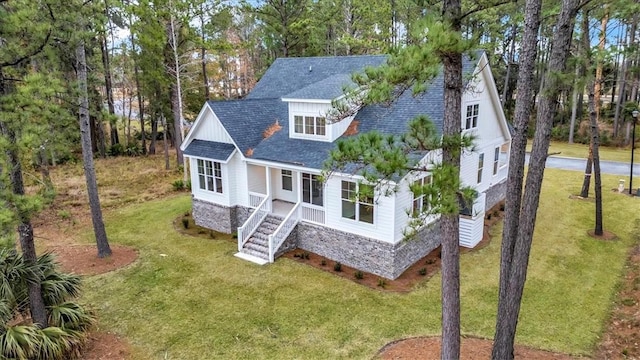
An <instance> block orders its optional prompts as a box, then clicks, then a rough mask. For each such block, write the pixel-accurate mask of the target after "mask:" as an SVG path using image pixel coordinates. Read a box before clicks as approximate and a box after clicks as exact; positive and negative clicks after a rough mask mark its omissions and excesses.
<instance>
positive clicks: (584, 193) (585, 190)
mask: <svg viewBox="0 0 640 360" xmlns="http://www.w3.org/2000/svg"><path fill="white" fill-rule="evenodd" d="M581 29H582V36H581V40H580V41H581V43H582V44H581V47H582V56H583V58H584V59H589V57H590V47H591V44H590V43H589V39H590V38H591V37H590V36H589V12H588V11H586V10H585V11H584V14H583V16H582V23H581ZM586 68H587V65H586V64H585V69H586ZM585 73H586V71H585ZM590 85H593V84H591V83H590ZM592 91H593V92H594V98H595V86H594V88H593V89H592V88H589V94H591V92H592ZM589 106H591V104H589ZM593 110H594V111H595V112H596V123H597V107H596V106H595V104H594V108H593ZM589 121H591V119H589ZM592 170H593V142H589V156H588V157H587V165H586V167H585V169H584V179H583V180H582V188H581V189H580V196H581V197H583V198H588V197H589V187H590V186H591V174H592Z"/></svg>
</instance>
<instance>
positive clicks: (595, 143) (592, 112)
mask: <svg viewBox="0 0 640 360" xmlns="http://www.w3.org/2000/svg"><path fill="white" fill-rule="evenodd" d="M594 88H595V84H594V83H593V81H592V82H591V84H590V85H589V120H590V122H591V147H592V149H593V150H592V154H593V172H594V173H595V184H594V185H595V189H594V190H595V193H596V219H595V220H596V223H595V228H594V235H596V236H601V235H602V234H603V227H602V179H601V176H600V152H599V146H600V137H599V134H598V132H599V131H598V123H597V120H596V107H595V95H594V92H595V90H594Z"/></svg>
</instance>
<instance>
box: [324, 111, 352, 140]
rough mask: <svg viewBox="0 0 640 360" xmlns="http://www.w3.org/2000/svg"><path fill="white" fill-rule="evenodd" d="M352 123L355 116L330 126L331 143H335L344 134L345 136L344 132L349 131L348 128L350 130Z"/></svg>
mask: <svg viewBox="0 0 640 360" xmlns="http://www.w3.org/2000/svg"><path fill="white" fill-rule="evenodd" d="M352 121H353V116H349V117H347V118H344V119H342V120H341V121H339V122H337V123H334V124H331V125H330V126H329V128H330V131H331V132H330V136H331V141H334V140H336V139H337V138H339V137H340V136H342V134H344V132H345V131H347V128H349V125H351V122H352Z"/></svg>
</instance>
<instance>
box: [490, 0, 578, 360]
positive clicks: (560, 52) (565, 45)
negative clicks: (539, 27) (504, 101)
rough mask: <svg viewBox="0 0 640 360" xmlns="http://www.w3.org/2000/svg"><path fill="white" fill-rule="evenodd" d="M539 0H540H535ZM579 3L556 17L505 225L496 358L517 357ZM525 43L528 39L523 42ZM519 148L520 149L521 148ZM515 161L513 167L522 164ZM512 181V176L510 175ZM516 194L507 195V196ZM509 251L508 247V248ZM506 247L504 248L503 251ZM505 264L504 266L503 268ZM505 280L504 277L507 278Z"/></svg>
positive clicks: (570, 1)
mask: <svg viewBox="0 0 640 360" xmlns="http://www.w3.org/2000/svg"><path fill="white" fill-rule="evenodd" d="M533 1H534V2H537V1H539V0H533ZM527 3H529V2H527ZM579 5H580V1H579V0H565V1H563V2H562V9H561V11H560V14H559V16H558V18H557V22H556V27H555V31H554V35H553V46H552V47H551V54H550V56H549V62H548V70H547V72H546V76H545V79H544V87H543V91H542V92H540V94H539V95H540V96H539V106H538V113H537V118H536V131H535V136H534V139H533V147H532V151H531V157H530V160H529V170H528V172H527V178H526V185H525V189H524V196H523V198H522V206H521V212H520V217H519V219H514V218H510V221H511V222H512V223H511V224H509V225H506V224H505V226H509V227H511V226H514V227H515V228H516V229H517V237H516V238H515V239H513V238H507V236H511V235H512V234H509V233H503V243H506V244H505V245H503V246H511V245H513V252H512V253H511V254H510V255H511V256H510V262H509V263H505V261H504V260H505V259H504V258H503V260H502V262H501V271H500V274H501V279H500V285H501V287H502V286H505V285H506V286H507V288H506V290H503V289H501V290H500V294H501V295H500V299H499V302H500V304H502V305H501V306H500V305H499V309H498V316H497V321H496V336H495V339H494V349H493V354H492V357H493V359H495V360H498V359H499V360H510V359H513V357H514V351H513V344H514V342H515V334H516V328H517V325H518V317H519V314H520V305H521V302H522V293H523V290H524V284H525V281H526V277H527V268H528V265H529V254H530V252H531V243H532V241H533V231H534V228H535V221H536V215H537V210H538V205H539V201H540V191H541V189H542V179H543V176H544V168H545V163H546V160H547V152H548V150H549V142H550V138H551V128H552V125H553V119H554V118H555V116H556V114H557V99H558V96H559V94H560V90H561V86H560V85H561V84H560V79H559V78H558V76H557V75H556V74H561V73H564V71H565V68H566V62H567V58H568V57H569V51H570V46H571V37H572V33H573V25H574V24H573V23H574V19H575V16H576V14H577V11H578V7H579ZM524 44H526V42H524ZM518 151H519V150H518ZM519 165H520V164H512V165H511V166H519ZM509 181H510V182H511V181H512V179H511V178H510V179H509ZM513 196H517V194H511V193H508V194H507V198H511V197H513ZM507 251H508V249H507ZM504 252H505V249H504V248H503V253H504ZM503 266H504V267H505V268H504V269H503ZM505 276H506V279H503V278H502V277H505Z"/></svg>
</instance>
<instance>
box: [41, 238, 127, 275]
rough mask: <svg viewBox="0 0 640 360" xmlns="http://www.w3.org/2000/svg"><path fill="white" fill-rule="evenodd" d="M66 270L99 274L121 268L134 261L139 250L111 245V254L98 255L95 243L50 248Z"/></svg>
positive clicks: (83, 273)
mask: <svg viewBox="0 0 640 360" xmlns="http://www.w3.org/2000/svg"><path fill="white" fill-rule="evenodd" d="M49 249H50V250H51V251H52V252H53V253H54V254H55V256H56V260H57V261H58V262H59V263H60V266H61V267H62V269H63V270H64V271H65V272H70V273H74V274H78V275H97V274H103V273H106V272H109V271H113V270H116V269H119V268H121V267H123V266H127V265H129V264H131V263H132V262H134V261H135V260H136V259H137V258H138V252H137V251H136V250H135V249H134V248H132V247H129V246H123V245H111V256H108V257H105V258H102V259H101V258H99V257H98V250H97V248H96V246H95V245H63V246H55V247H51V248H49Z"/></svg>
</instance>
